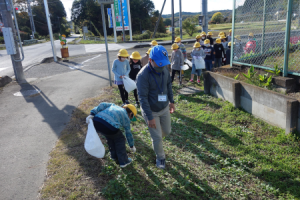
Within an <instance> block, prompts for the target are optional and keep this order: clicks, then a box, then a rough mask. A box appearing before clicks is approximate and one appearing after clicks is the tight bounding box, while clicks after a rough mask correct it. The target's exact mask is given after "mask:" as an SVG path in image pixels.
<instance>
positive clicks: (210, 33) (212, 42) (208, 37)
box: [206, 32, 214, 45]
mask: <svg viewBox="0 0 300 200" xmlns="http://www.w3.org/2000/svg"><path fill="white" fill-rule="evenodd" d="M212 36H213V33H212V32H208V33H207V36H206V37H207V39H209V41H210V45H214V40H213V39H212Z"/></svg>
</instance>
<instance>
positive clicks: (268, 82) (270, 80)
mask: <svg viewBox="0 0 300 200" xmlns="http://www.w3.org/2000/svg"><path fill="white" fill-rule="evenodd" d="M271 82H272V76H270V77H269V78H268V79H267V81H266V83H265V84H264V86H265V87H267V88H268V89H269V90H270V89H271V86H272V83H271Z"/></svg>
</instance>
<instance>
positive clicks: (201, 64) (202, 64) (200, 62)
mask: <svg viewBox="0 0 300 200" xmlns="http://www.w3.org/2000/svg"><path fill="white" fill-rule="evenodd" d="M193 58H194V64H195V67H196V69H205V62H204V60H203V58H202V57H201V56H194V57H193Z"/></svg>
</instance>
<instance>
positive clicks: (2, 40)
mask: <svg viewBox="0 0 300 200" xmlns="http://www.w3.org/2000/svg"><path fill="white" fill-rule="evenodd" d="M0 44H4V37H2V36H0Z"/></svg>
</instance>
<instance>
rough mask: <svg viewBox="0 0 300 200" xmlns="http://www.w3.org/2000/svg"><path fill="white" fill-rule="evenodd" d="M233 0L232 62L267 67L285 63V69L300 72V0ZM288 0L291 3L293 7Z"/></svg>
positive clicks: (281, 66)
mask: <svg viewBox="0 0 300 200" xmlns="http://www.w3.org/2000/svg"><path fill="white" fill-rule="evenodd" d="M234 1H235V10H234V15H235V18H234V36H235V45H234V47H233V52H234V53H233V63H236V64H244V65H254V66H255V67H260V68H267V69H270V68H274V67H275V66H278V67H279V68H282V69H284V68H285V67H286V68H285V70H286V72H287V71H288V72H289V73H293V74H296V73H299V75H300V41H299V40H300V6H299V0H234ZM288 2H290V3H292V5H291V6H290V8H289V4H288ZM289 9H290V10H291V12H290V15H289V12H288V10H289ZM289 17H290V18H289ZM289 19H291V20H290V24H289ZM286 27H288V29H289V30H290V31H286ZM289 32H290V34H289ZM287 36H288V37H287ZM285 41H288V43H289V45H285V44H286V42H285ZM286 48H287V49H289V50H288V51H287V52H286V51H285V49H286ZM285 57H288V58H289V59H288V62H287V60H286V59H285ZM285 61H286V62H285ZM285 63H286V64H285ZM287 69H288V70H287ZM286 74H287V73H286ZM286 74H285V75H286Z"/></svg>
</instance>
